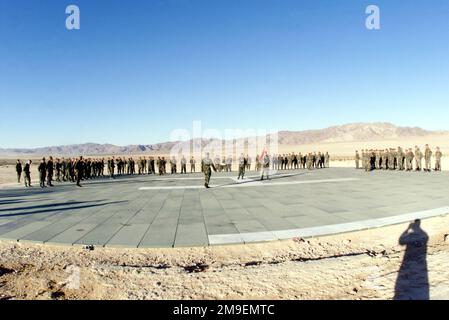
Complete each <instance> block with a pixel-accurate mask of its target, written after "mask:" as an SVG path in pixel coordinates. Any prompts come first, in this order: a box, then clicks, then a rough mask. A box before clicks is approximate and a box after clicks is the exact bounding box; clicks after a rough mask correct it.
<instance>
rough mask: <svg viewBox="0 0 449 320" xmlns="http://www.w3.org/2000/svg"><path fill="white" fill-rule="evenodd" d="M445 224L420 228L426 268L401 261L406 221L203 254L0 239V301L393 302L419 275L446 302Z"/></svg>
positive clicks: (416, 285) (448, 221) (417, 285)
mask: <svg viewBox="0 0 449 320" xmlns="http://www.w3.org/2000/svg"><path fill="white" fill-rule="evenodd" d="M448 226H449V216H446V217H438V218H432V219H427V220H424V221H422V224H421V227H422V229H423V230H425V232H427V234H428V236H429V241H428V243H427V255H426V257H425V258H426V259H425V260H427V269H428V270H426V266H425V264H424V263H423V261H422V260H420V259H418V258H416V259H414V258H412V259H411V260H407V261H406V264H404V261H405V260H404V252H405V251H404V246H401V245H398V239H399V237H400V236H401V234H402V233H403V232H404V230H406V229H407V227H408V224H401V225H396V226H390V227H385V228H381V229H374V230H368V231H362V232H354V233H347V234H342V235H335V236H329V237H321V238H314V239H305V240H304V239H301V238H296V239H292V240H289V241H281V242H279V241H278V242H270V243H263V244H262V243H261V244H251V245H234V246H218V247H207V248H179V249H111V248H109V249H107V248H94V249H93V250H89V249H87V248H82V247H57V246H47V245H37V244H25V243H16V242H0V299H178V298H179V299H391V298H393V297H394V295H395V284H396V282H397V280H398V279H402V280H404V279H406V281H413V283H407V282H405V284H406V285H409V286H410V288H412V289H413V290H417V289H418V290H420V289H421V287H425V286H426V276H428V278H429V283H430V295H431V298H436V299H438V298H446V299H447V298H449V251H448V249H449V242H448V240H449V239H448V233H449V230H448V229H449V228H448ZM445 239H446V240H445ZM409 245H412V246H413V247H416V248H420V247H421V248H423V246H424V247H425V244H423V243H421V242H419V241H414V242H413V243H410V244H409ZM401 264H402V268H401ZM400 269H401V277H400V278H398V270H400ZM412 279H413V280H412ZM403 286H404V283H402V287H403ZM403 291H404V292H403V293H407V290H403ZM404 297H405V298H407V295H406V294H405V296H404Z"/></svg>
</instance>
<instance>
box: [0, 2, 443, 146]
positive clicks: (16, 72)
mask: <svg viewBox="0 0 449 320" xmlns="http://www.w3.org/2000/svg"><path fill="white" fill-rule="evenodd" d="M69 4H76V5H78V6H79V8H80V11H81V29H80V30H76V31H68V30H66V28H65V19H66V16H67V15H66V14H65V8H66V6H67V5H69ZM369 4H376V5H378V6H379V7H380V10H381V30H378V31H370V30H367V29H366V28H365V19H366V14H365V8H366V7H367V5H369ZM448 57H449V1H447V0H432V1H424V0H401V1H399V0H388V1H375V0H372V1H359V0H339V1H337V0H329V1H327V0H326V1H325V0H307V1H301V0H295V1H293V0H238V1H237V0H226V1H225V0H142V1H140V0H132V1H122V0H108V1H105V0H71V1H63V0H42V1H35V0H0V112H1V116H0V137H1V139H0V148H1V147H3V148H5V147H36V146H47V145H59V144H71V143H83V142H98V143H106V142H107V143H113V144H119V145H125V144H146V143H155V142H161V141H166V140H168V139H169V137H170V132H171V131H172V130H173V129H177V128H186V129H191V127H192V121H193V120H201V121H202V127H203V128H216V129H219V130H224V129H225V128H241V129H248V128H256V129H268V130H276V129H279V130H305V129H315V128H323V127H327V126H330V125H337V124H344V123H349V122H372V121H388V122H393V123H395V124H398V125H408V126H421V127H424V128H426V129H449V124H448V123H449V112H448V107H449V58H448Z"/></svg>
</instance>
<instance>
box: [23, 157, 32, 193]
mask: <svg viewBox="0 0 449 320" xmlns="http://www.w3.org/2000/svg"><path fill="white" fill-rule="evenodd" d="M31 163H32V161H31V160H28V161H27V163H25V166H24V167H23V174H24V177H23V179H24V180H25V187H31V168H30V167H31Z"/></svg>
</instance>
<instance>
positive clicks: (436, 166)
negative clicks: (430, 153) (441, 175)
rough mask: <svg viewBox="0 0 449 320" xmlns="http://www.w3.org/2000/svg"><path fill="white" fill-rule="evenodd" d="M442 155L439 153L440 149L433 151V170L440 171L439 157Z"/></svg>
mask: <svg viewBox="0 0 449 320" xmlns="http://www.w3.org/2000/svg"><path fill="white" fill-rule="evenodd" d="M442 157H443V154H442V153H441V151H440V149H437V151H436V152H435V171H441V158H442Z"/></svg>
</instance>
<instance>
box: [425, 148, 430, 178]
mask: <svg viewBox="0 0 449 320" xmlns="http://www.w3.org/2000/svg"><path fill="white" fill-rule="evenodd" d="M431 159H432V151H431V150H430V148H429V147H428V146H427V147H426V150H424V163H425V168H424V170H425V171H428V172H430V170H431V168H432V165H431Z"/></svg>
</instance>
